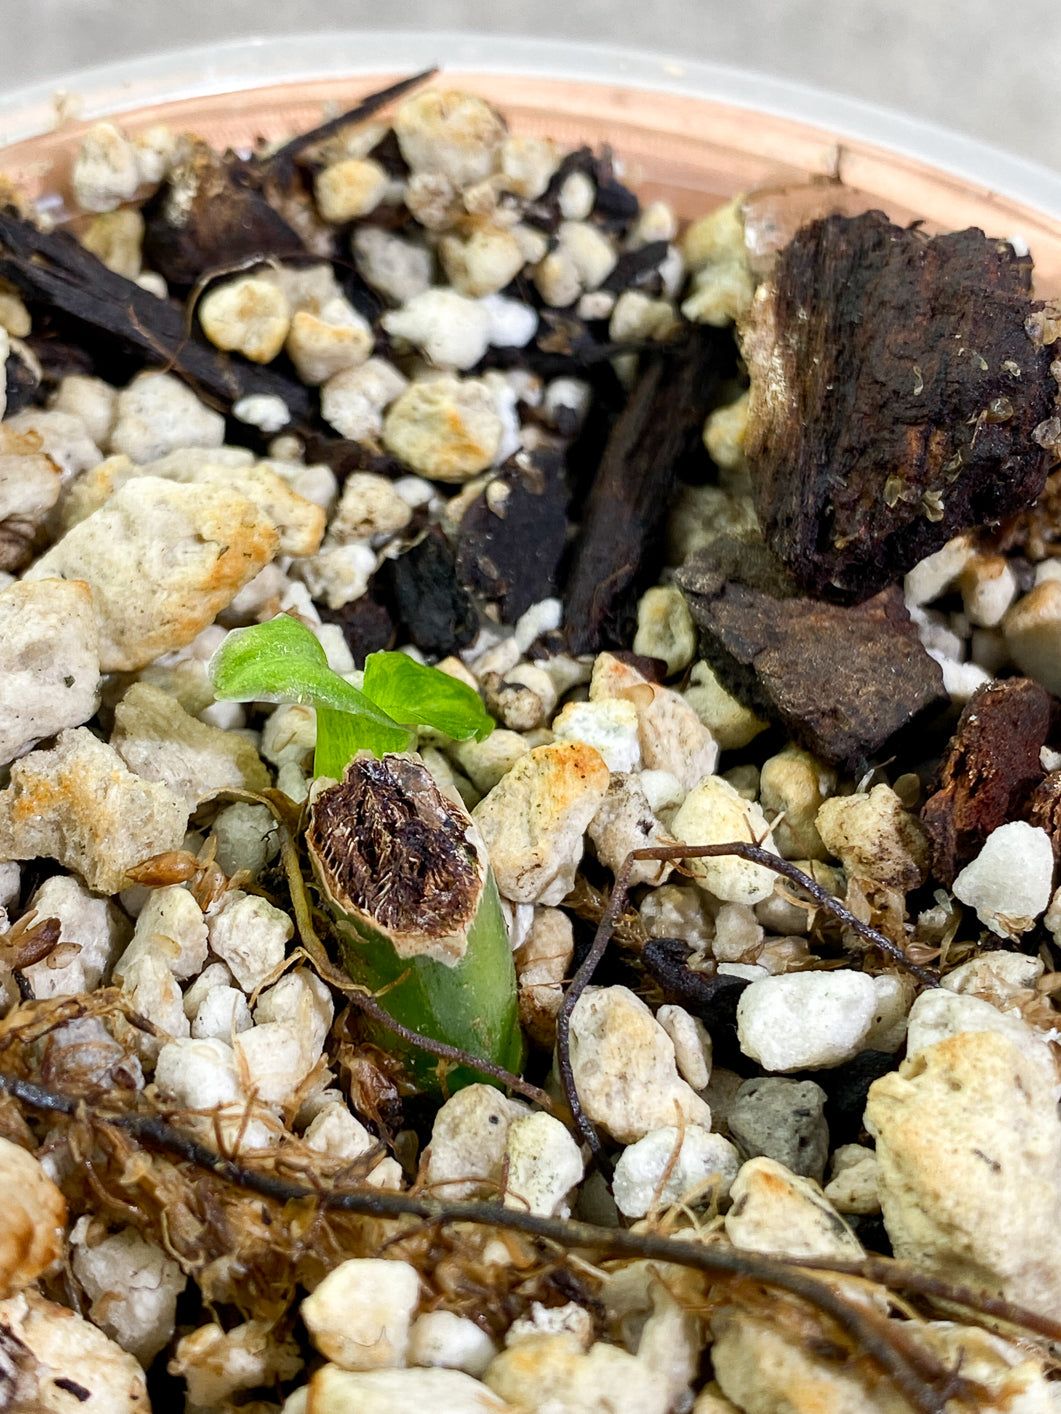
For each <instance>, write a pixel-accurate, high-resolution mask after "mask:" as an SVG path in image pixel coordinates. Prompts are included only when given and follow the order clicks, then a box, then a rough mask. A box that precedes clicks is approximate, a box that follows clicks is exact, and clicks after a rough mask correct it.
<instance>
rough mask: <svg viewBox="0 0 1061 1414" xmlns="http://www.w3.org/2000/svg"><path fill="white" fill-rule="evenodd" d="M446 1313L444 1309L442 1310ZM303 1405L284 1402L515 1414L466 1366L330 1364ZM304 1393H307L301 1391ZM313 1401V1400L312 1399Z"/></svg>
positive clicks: (373, 1413) (393, 1412) (327, 1407)
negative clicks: (428, 1367) (367, 1367)
mask: <svg viewBox="0 0 1061 1414" xmlns="http://www.w3.org/2000/svg"><path fill="white" fill-rule="evenodd" d="M440 1314H441V1313H440ZM308 1391H309V1395H308V1400H307V1403H306V1404H304V1405H303V1406H302V1407H301V1409H298V1408H297V1407H295V1406H292V1407H291V1408H290V1410H289V1408H288V1404H290V1400H289V1401H288V1404H285V1405H284V1414H305V1411H306V1410H309V1409H312V1411H313V1414H351V1412H352V1411H353V1410H356V1411H357V1414H409V1411H411V1410H416V1409H422V1410H433V1411H435V1414H515V1411H513V1410H512V1407H511V1405H508V1404H506V1403H505V1402H504V1401H503V1400H501V1399H499V1398H498V1397H497V1395H495V1394H492V1393H491V1392H490V1390H488V1389H487V1387H486V1386H485V1385H483V1384H480V1383H479V1381H478V1380H475V1379H472V1377H471V1375H466V1374H465V1373H464V1371H463V1370H417V1369H412V1370H356V1371H355V1370H341V1369H340V1368H339V1366H338V1365H325V1366H324V1367H323V1368H322V1369H320V1370H318V1371H317V1373H316V1374H315V1375H314V1376H313V1379H312V1380H311V1381H310V1383H309V1386H308ZM300 1392H301V1391H300ZM292 1397H294V1396H292ZM309 1400H311V1401H312V1403H309Z"/></svg>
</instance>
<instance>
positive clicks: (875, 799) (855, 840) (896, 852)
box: [816, 785, 1046, 908]
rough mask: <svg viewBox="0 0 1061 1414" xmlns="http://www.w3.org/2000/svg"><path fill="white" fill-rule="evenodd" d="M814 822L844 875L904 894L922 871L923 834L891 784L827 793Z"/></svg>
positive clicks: (913, 886)
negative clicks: (832, 794)
mask: <svg viewBox="0 0 1061 1414" xmlns="http://www.w3.org/2000/svg"><path fill="white" fill-rule="evenodd" d="M816 824H817V827H818V833H819V834H820V836H821V838H822V841H823V843H824V845H825V847H826V849H827V850H828V851H829V853H830V854H832V855H834V856H835V857H836V858H837V859H839V861H840V863H841V864H842V865H843V866H844V870H845V871H846V873H847V875H848V877H849V878H852V877H857V878H860V879H872V880H873V881H874V882H875V883H879V884H883V885H884V886H885V887H886V888H890V889H898V890H900V891H901V892H902V893H906V892H907V891H908V890H910V889H916V888H917V887H918V885H919V884H921V883H923V882H924V879H925V877H926V875H927V874H928V862H929V859H928V854H929V851H928V838H927V836H926V834H925V831H924V829H923V827H922V825H921V822H920V820H918V819H917V817H916V816H915V815H912V814H911V813H910V812H909V811H908V810H904V809H903V804H902V801H901V800H900V799H899V797H898V796H897V795H896V794H895V792H894V791H893V790H892V788H891V786H886V785H877V786H874V787H873V789H872V790H871V791H869V792H868V793H867V792H862V791H859V792H856V793H855V794H854V795H845V796H839V795H838V796H833V797H832V798H831V799H829V800H827V801H826V802H825V804H824V805H823V806H822V807H821V809H820V810H819V811H818V814H817V819H816ZM1043 907H1044V908H1045V907H1046V905H1045V904H1044V905H1043Z"/></svg>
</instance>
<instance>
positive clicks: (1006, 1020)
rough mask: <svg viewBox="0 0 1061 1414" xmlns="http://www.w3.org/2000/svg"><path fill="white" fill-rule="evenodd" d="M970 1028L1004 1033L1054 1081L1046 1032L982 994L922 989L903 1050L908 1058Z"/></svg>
mask: <svg viewBox="0 0 1061 1414" xmlns="http://www.w3.org/2000/svg"><path fill="white" fill-rule="evenodd" d="M972 1031H997V1032H998V1033H999V1035H1001V1036H1005V1037H1006V1038H1007V1040H1009V1041H1010V1042H1011V1043H1012V1044H1013V1045H1014V1046H1016V1047H1017V1049H1018V1050H1019V1051H1021V1052H1022V1054H1023V1055H1024V1057H1025V1058H1026V1060H1027V1061H1028V1062H1029V1064H1031V1065H1034V1066H1035V1067H1036V1069H1038V1070H1040V1071H1041V1072H1042V1074H1043V1078H1044V1079H1045V1080H1046V1081H1047V1083H1048V1084H1051V1085H1056V1084H1057V1081H1058V1076H1057V1071H1056V1068H1055V1066H1054V1059H1053V1053H1052V1051H1051V1049H1050V1039H1049V1035H1048V1034H1047V1033H1046V1032H1044V1031H1037V1030H1035V1029H1034V1028H1033V1027H1031V1026H1029V1025H1028V1023H1027V1022H1026V1021H1024V1020H1023V1018H1022V1017H1021V1016H1020V1014H1019V1012H1016V1011H999V1009H998V1007H996V1006H993V1005H992V1004H991V1003H990V1002H988V1001H985V1000H983V999H982V998H981V997H970V996H963V995H962V994H961V993H960V992H951V991H950V990H949V989H947V988H945V987H933V988H930V989H929V990H928V991H925V992H922V993H921V995H920V996H919V997H918V998H917V1000H916V1001H915V1002H914V1004H913V1006H912V1007H911V1008H910V1019H909V1027H908V1030H907V1037H906V1054H907V1058H908V1059H910V1058H912V1057H913V1056H916V1055H917V1054H918V1053H919V1052H921V1051H927V1050H928V1049H929V1047H931V1046H936V1045H938V1044H939V1043H940V1042H941V1041H945V1040H947V1039H948V1038H949V1037H951V1036H960V1035H962V1034H963V1033H967V1032H972Z"/></svg>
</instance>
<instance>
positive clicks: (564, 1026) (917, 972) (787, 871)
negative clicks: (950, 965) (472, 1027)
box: [556, 840, 939, 1176]
mask: <svg viewBox="0 0 1061 1414" xmlns="http://www.w3.org/2000/svg"><path fill="white" fill-rule="evenodd" d="M727 855H736V856H737V857H738V858H739V859H747V860H748V861H750V862H751V863H752V864H761V865H763V866H764V867H765V868H767V869H771V870H773V872H774V873H775V874H781V875H782V876H783V877H784V878H786V879H789V880H791V881H792V883H794V884H798V885H799V887H800V888H801V889H805V890H806V891H807V893H809V894H810V896H811V897H812V898H813V899H814V901H815V902H816V903H818V904H820V905H821V906H822V907H823V908H826V909H828V910H829V912H830V913H832V914H833V915H834V917H836V918H838V919H839V920H840V921H841V922H842V923H844V924H846V925H847V926H848V927H849V928H851V929H853V930H854V931H855V932H856V933H857V934H858V935H859V937H861V938H863V939H864V940H865V941H866V942H868V943H871V944H872V945H873V946H874V947H877V948H880V949H881V951H882V952H885V953H887V955H888V956H889V957H891V958H893V959H894V960H895V961H896V962H898V963H900V964H901V965H902V966H903V967H905V968H906V969H907V970H908V971H909V972H911V973H912V974H913V976H915V977H916V978H917V979H918V981H919V982H923V983H924V985H925V986H926V987H938V986H939V976H938V974H937V973H935V972H933V971H931V970H930V969H928V968H925V967H920V966H918V964H917V963H915V962H911V960H910V959H909V958H908V957H907V956H906V954H905V953H904V952H903V950H902V948H901V947H899V945H898V944H897V943H893V942H892V940H891V939H890V938H887V937H885V935H884V934H883V933H881V932H879V931H878V930H877V929H876V928H871V927H870V925H869V924H868V923H863V922H862V921H861V919H859V918H856V917H855V915H854V914H853V913H852V912H851V911H850V909H847V908H845V907H844V905H843V904H842V903H841V902H840V900H839V899H837V898H834V897H833V895H832V894H830V893H829V892H828V891H827V890H826V889H823V888H822V886H821V885H820V884H818V883H816V882H815V881H814V880H813V879H812V878H811V877H810V876H809V875H808V874H805V873H804V872H803V870H802V869H797V868H796V866H795V865H794V864H790V863H789V861H788V860H787V859H782V858H781V857H780V855H777V854H773V853H771V851H770V850H768V849H763V847H762V846H761V845H757V844H749V843H746V842H745V841H743V840H733V841H731V842H730V843H728V844H700V845H685V844H682V845H653V846H647V847H646V848H644V849H635V850H631V852H630V853H629V854H628V855H627V856H626V858H625V859H624V860H623V863H622V866H621V867H620V869H619V872H618V873H617V874H616V876H615V886H614V888H613V889H612V893H611V898H610V899H609V900H608V906H607V908H606V909H605V910H604V913H603V915H602V917H601V920H600V923H599V924H598V925H597V932H596V935H595V937H594V939H593V944H592V946H591V947H590V950H589V952H588V953H587V954H586V956H585V958H584V959H583V962H582V966H581V967H580V968H579V969H578V971H577V972H576V973H575V975H574V978H573V979H572V981H571V985H570V986H569V987H568V989H567V993H566V995H565V997H564V1000H563V1004H562V1005H561V1007H560V1011H559V1013H558V1014H557V1018H556V1059H557V1070H558V1072H559V1075H560V1083H561V1085H562V1087H563V1091H564V1098H565V1100H566V1101H567V1103H568V1107H569V1108H570V1110H571V1113H572V1115H573V1116H574V1120H575V1124H576V1125H577V1127H578V1132H579V1133H580V1134H581V1135H582V1137H583V1139H584V1140H585V1141H586V1143H587V1144H588V1145H589V1146H590V1149H591V1150H592V1152H593V1155H594V1157H595V1158H596V1160H597V1162H598V1163H599V1164H600V1165H601V1166H602V1168H603V1169H604V1172H605V1175H606V1176H607V1174H608V1173H609V1172H610V1164H609V1163H608V1160H607V1157H606V1155H605V1153H604V1146H603V1145H602V1143H601V1140H600V1135H599V1134H598V1133H597V1130H596V1127H595V1125H594V1124H593V1121H592V1120H591V1119H590V1118H589V1116H588V1115H587V1114H586V1112H585V1110H584V1109H583V1108H582V1103H581V1101H580V1100H579V1097H578V1087H577V1085H576V1084H575V1075H574V1071H573V1069H572V1066H571V1013H572V1012H573V1011H574V1009H575V1007H576V1006H577V1005H578V999H579V997H581V995H582V993H583V992H584V991H585V989H586V987H588V986H589V983H590V981H591V980H592V978H593V974H594V972H596V970H597V966H598V964H599V963H600V960H601V958H602V957H603V956H604V953H605V950H606V949H607V947H608V944H609V942H610V941H611V937H612V932H613V931H614V928H615V924H616V922H617V921H618V918H619V915H620V913H621V912H622V910H623V908H624V906H625V904H626V897H627V894H628V892H629V888H630V871H631V869H632V868H633V866H634V862H635V860H639V859H650V860H662V861H671V862H673V863H675V864H680V863H681V862H682V861H683V860H687V859H719V858H723V857H725V856H727Z"/></svg>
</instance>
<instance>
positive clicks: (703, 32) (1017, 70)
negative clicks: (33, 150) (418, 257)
mask: <svg viewBox="0 0 1061 1414" xmlns="http://www.w3.org/2000/svg"><path fill="white" fill-rule="evenodd" d="M359 27H360V28H372V29H409V30H425V29H464V30H473V31H480V32H483V31H485V32H492V33H499V34H505V35H533V36H536V37H540V38H546V37H547V38H553V39H564V38H568V39H577V40H580V41H590V42H594V41H596V42H600V43H603V44H611V45H621V46H623V47H627V48H645V49H650V50H654V51H657V52H669V53H671V54H674V55H676V56H678V57H682V58H686V59H699V60H708V61H712V62H714V63H718V64H727V65H734V66H738V67H740V68H745V69H758V70H761V71H764V72H766V73H769V74H772V75H775V76H778V77H782V78H785V79H795V80H799V81H801V82H804V83H808V84H812V85H814V86H816V87H819V88H824V89H828V90H831V91H833V92H835V93H840V94H843V95H848V96H853V97H857V98H861V99H863V100H868V101H870V102H873V103H877V104H882V105H884V106H887V107H889V108H892V109H894V110H897V111H899V112H902V113H905V114H906V115H908V116H910V117H917V118H924V119H929V120H931V121H933V122H935V123H938V124H942V125H944V126H946V127H949V128H952V129H954V130H956V131H958V132H961V133H964V134H967V135H970V136H973V137H977V138H980V139H983V140H986V141H988V142H991V143H993V144H995V145H996V146H999V147H1002V148H1005V149H1008V150H1009V151H1010V152H1014V153H1018V154H1020V155H1022V156H1024V157H1026V158H1031V159H1034V160H1036V161H1038V162H1040V163H1043V164H1044V165H1046V166H1049V167H1051V168H1053V169H1054V170H1055V171H1061V0H1004V2H1003V3H1000V0H964V3H963V0H891V3H889V0H581V3H572V0H566V3H559V0H557V2H556V3H536V4H535V3H518V0H412V3H409V2H408V0H407V2H406V3H394V4H391V5H388V6H384V5H380V4H378V3H376V4H369V3H366V0H311V3H297V0H0V33H2V34H3V35H4V36H5V39H6V41H7V43H6V44H5V46H4V47H5V49H6V50H7V55H8V59H9V62H8V63H7V64H5V65H4V69H3V74H2V76H0V89H10V88H13V87H15V86H21V85H24V84H28V83H32V82H37V81H43V80H47V79H49V78H51V77H53V76H59V75H63V74H66V73H68V72H70V71H72V70H76V69H78V68H82V67H86V66H89V65H95V64H101V63H107V62H109V61H113V60H114V59H118V58H121V57H123V56H125V55H144V54H150V53H153V52H156V51H159V50H165V49H175V48H184V47H188V46H191V45H198V44H203V43H207V42H210V41H212V40H231V39H238V38H240V37H245V36H249V35H254V34H263V35H279V34H287V33H294V32H297V31H300V30H329V29H356V28H359ZM12 59H15V61H16V62H14V63H12V62H10V60H12Z"/></svg>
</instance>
